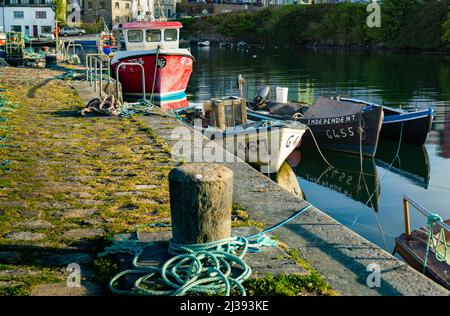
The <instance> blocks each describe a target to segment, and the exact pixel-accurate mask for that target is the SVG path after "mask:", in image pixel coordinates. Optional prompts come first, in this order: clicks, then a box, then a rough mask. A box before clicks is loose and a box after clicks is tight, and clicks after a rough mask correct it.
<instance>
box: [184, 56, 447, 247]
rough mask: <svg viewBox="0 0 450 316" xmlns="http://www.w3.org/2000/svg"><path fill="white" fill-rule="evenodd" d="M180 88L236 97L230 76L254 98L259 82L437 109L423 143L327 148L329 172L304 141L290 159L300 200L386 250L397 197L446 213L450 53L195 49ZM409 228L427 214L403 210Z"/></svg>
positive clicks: (305, 95) (310, 96) (311, 94)
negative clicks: (372, 150)
mask: <svg viewBox="0 0 450 316" xmlns="http://www.w3.org/2000/svg"><path fill="white" fill-rule="evenodd" d="M192 53H193V55H194V56H195V57H196V59H197V62H196V64H195V70H194V73H193V75H192V78H191V81H190V86H189V89H188V93H189V94H191V99H192V100H193V101H204V100H206V99H209V98H211V97H220V96H224V95H238V91H237V89H236V79H237V76H238V74H242V75H244V77H245V78H246V80H247V86H246V88H245V91H246V94H247V95H248V96H250V97H251V98H253V96H254V93H255V91H256V89H257V88H258V87H260V86H262V85H264V84H270V85H272V86H283V87H289V99H291V100H302V101H306V102H309V103H311V102H312V101H313V100H314V99H315V98H317V97H318V96H320V95H339V94H340V95H349V96H352V97H356V98H361V99H364V100H368V101H372V102H377V103H381V104H384V105H389V106H399V105H402V106H404V107H411V108H416V107H417V108H426V107H428V106H430V105H432V106H433V107H434V108H435V110H436V111H437V115H436V118H435V121H434V123H433V131H432V133H431V134H430V135H429V137H428V141H427V144H426V145H425V146H424V147H423V148H422V147H414V146H406V145H402V147H401V150H400V155H399V158H397V159H396V160H395V161H394V163H393V166H392V168H390V169H389V170H388V167H389V165H390V164H391V163H392V162H393V158H394V157H395V153H396V151H397V145H396V144H389V143H382V144H380V146H379V149H378V153H377V157H376V159H367V158H366V159H364V161H363V163H362V168H361V162H360V159H359V157H358V156H351V155H350V156H349V155H343V154H336V153H332V152H325V156H326V157H327V159H328V160H330V162H331V163H332V164H333V165H334V166H335V167H337V168H338V169H335V170H330V169H327V166H326V165H325V163H324V162H323V161H322V159H321V158H320V156H319V155H318V153H317V152H316V151H315V150H311V149H307V148H302V149H301V150H299V151H297V152H294V153H293V154H292V155H291V157H289V159H288V163H289V164H290V165H291V166H292V168H293V170H294V171H295V173H296V175H297V178H298V181H299V183H300V185H301V187H302V189H303V191H304V193H305V196H306V199H307V200H308V201H309V202H311V203H312V204H314V205H315V206H317V207H318V208H320V209H322V210H323V211H325V212H326V213H328V214H329V215H331V216H332V217H333V218H335V219H336V220H338V221H339V222H341V223H342V224H344V225H346V226H347V227H350V228H351V229H352V230H353V231H355V232H357V233H358V234H360V235H362V236H364V237H365V238H367V239H368V240H370V241H372V242H374V243H376V244H378V245H379V246H381V247H382V248H384V249H387V250H388V251H392V250H393V248H394V238H395V237H396V236H398V235H400V234H401V233H402V232H403V231H404V221H403V208H402V196H403V194H408V195H410V196H411V197H413V198H414V199H415V200H416V201H418V202H419V203H420V204H422V205H423V206H425V207H426V208H428V209H429V210H430V211H433V212H436V213H439V214H440V215H441V216H442V217H443V218H444V219H448V218H450V159H449V158H450V58H447V57H445V56H440V55H423V54H422V55H417V54H399V53H368V52H355V51H353V52H352V51H343V50H338V51H337V50H317V51H314V50H305V49H301V48H299V49H292V50H281V49H280V50H271V51H267V50H263V49H249V51H238V50H235V49H234V50H233V49H221V48H215V47H211V48H194V49H193V50H192ZM411 222H412V226H413V228H418V227H420V226H422V225H424V224H426V218H425V217H423V216H422V215H419V213H417V212H415V211H413V210H412V211H411Z"/></svg>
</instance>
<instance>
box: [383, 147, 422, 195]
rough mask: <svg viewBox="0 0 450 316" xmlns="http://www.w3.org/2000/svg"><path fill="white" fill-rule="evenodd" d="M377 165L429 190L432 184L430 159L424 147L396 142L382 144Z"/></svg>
mask: <svg viewBox="0 0 450 316" xmlns="http://www.w3.org/2000/svg"><path fill="white" fill-rule="evenodd" d="M375 159H376V164H377V166H380V167H382V168H383V169H385V170H389V171H390V172H392V173H395V174H398V175H399V176H401V177H403V178H405V179H408V180H410V181H411V182H412V183H414V184H416V185H418V186H421V187H423V188H425V189H427V188H428V185H429V183H430V159H429V157H428V152H427V149H426V148H425V147H424V146H412V145H406V144H401V146H400V148H399V145H398V143H394V142H387V141H386V142H380V143H379V144H378V150H377V154H376V157H375Z"/></svg>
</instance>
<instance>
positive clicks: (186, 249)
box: [109, 237, 251, 296]
mask: <svg viewBox="0 0 450 316" xmlns="http://www.w3.org/2000/svg"><path fill="white" fill-rule="evenodd" d="M151 245H152V243H150V244H147V245H146V246H145V247H142V248H140V249H139V250H138V251H137V252H136V254H135V258H134V260H133V269H130V270H125V271H123V272H121V273H119V274H117V275H116V276H115V277H113V278H112V279H111V281H110V283H109V288H110V290H111V291H112V292H113V293H114V294H126V295H150V296H162V295H171V296H181V295H186V294H209V295H214V294H215V295H220V294H225V295H227V296H229V295H230V294H231V290H233V289H237V290H238V291H239V292H240V294H241V295H245V294H246V293H245V289H244V287H243V286H242V282H244V281H245V280H246V279H247V278H248V277H249V276H250V274H251V268H250V267H249V266H248V265H247V264H246V263H245V261H244V260H243V257H244V256H245V254H246V253H247V249H248V241H247V240H246V239H245V238H242V237H230V238H226V239H223V240H219V241H215V242H211V243H205V244H193V245H180V244H175V243H173V242H172V241H170V242H169V247H168V251H169V254H171V255H173V257H172V258H171V259H169V260H168V261H166V262H165V263H164V265H163V266H162V267H161V268H159V267H155V266H149V265H145V264H143V263H140V262H139V257H140V256H141V255H142V253H143V250H144V249H145V248H147V247H149V246H151ZM236 264H237V265H238V266H239V268H238V267H237V266H236ZM232 266H233V269H232ZM237 270H239V272H240V273H238V274H237V273H236V271H237ZM130 274H137V275H142V276H141V277H139V278H138V279H137V280H136V281H135V282H134V287H133V288H132V289H131V290H121V289H118V288H117V287H116V283H117V282H118V281H119V279H121V278H122V277H124V276H125V275H130ZM157 274H158V275H159V277H160V280H162V282H163V283H164V286H165V287H166V288H169V289H165V290H157V289H151V288H149V287H148V281H150V279H151V278H153V277H155V276H156V275H157ZM146 283H147V286H145V284H146Z"/></svg>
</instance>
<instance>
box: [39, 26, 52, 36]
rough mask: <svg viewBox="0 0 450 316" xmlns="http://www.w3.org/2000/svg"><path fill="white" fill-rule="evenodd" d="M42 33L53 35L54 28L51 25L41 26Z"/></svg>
mask: <svg viewBox="0 0 450 316" xmlns="http://www.w3.org/2000/svg"><path fill="white" fill-rule="evenodd" d="M41 33H45V34H51V33H52V27H51V26H50V25H43V26H41Z"/></svg>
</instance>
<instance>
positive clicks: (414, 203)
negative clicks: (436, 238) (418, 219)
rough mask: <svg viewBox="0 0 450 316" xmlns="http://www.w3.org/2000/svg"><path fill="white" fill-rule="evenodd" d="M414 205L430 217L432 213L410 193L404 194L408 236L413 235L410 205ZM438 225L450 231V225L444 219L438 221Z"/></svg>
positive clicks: (406, 232)
mask: <svg viewBox="0 0 450 316" xmlns="http://www.w3.org/2000/svg"><path fill="white" fill-rule="evenodd" d="M410 205H411V206H413V207H414V208H415V209H416V210H417V211H419V213H421V214H422V215H424V216H426V217H429V216H431V215H432V214H431V213H430V212H428V211H427V210H426V209H425V208H424V207H423V206H422V205H420V204H419V203H417V202H416V201H414V200H413V199H412V198H411V197H409V196H408V195H406V194H405V195H404V196H403V211H404V215H405V234H406V236H411V222H410V218H409V206H410ZM435 224H436V225H439V226H440V227H442V228H444V229H445V230H448V231H450V226H449V225H447V224H446V223H444V222H442V221H436V222H435Z"/></svg>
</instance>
